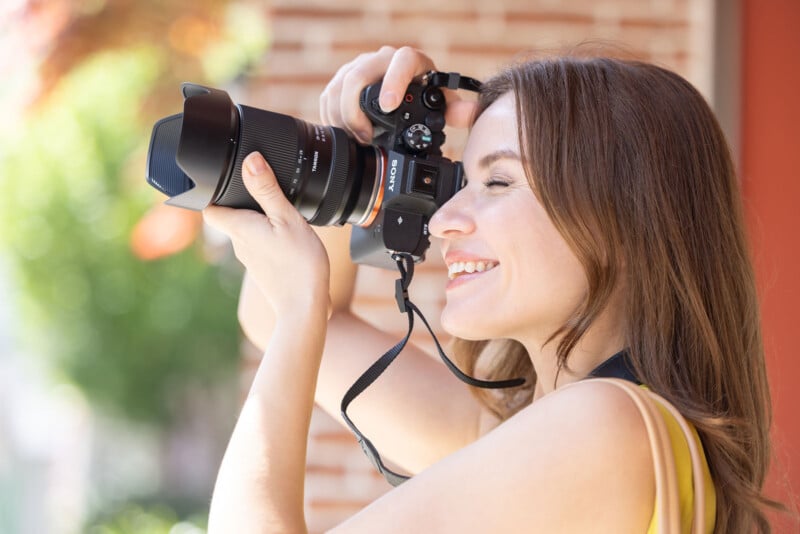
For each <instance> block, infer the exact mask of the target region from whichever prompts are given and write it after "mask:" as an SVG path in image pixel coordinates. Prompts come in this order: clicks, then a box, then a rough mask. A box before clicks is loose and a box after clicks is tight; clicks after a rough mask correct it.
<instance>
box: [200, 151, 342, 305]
mask: <svg viewBox="0 0 800 534" xmlns="http://www.w3.org/2000/svg"><path fill="white" fill-rule="evenodd" d="M242 179H243V182H244V185H245V187H247V190H248V192H249V193H250V195H252V196H253V198H254V199H255V200H256V202H258V204H259V206H261V209H262V210H264V214H261V213H258V212H256V211H253V210H245V209H233V208H224V207H221V206H209V207H207V208H206V209H205V210H203V217H204V219H205V221H206V222H207V223H208V224H209V225H211V226H212V227H214V228H217V229H219V230H220V231H222V232H224V233H225V234H227V235H228V236H230V238H231V241H232V242H233V250H234V252H235V254H236V257H237V258H238V259H239V261H240V262H241V263H242V264H243V265H244V266H245V267H246V268H247V271H248V272H249V274H250V275H251V276H252V277H253V279H254V281H255V282H256V284H257V285H258V287H259V289H260V290H261V292H262V293H263V294H264V296H265V297H266V299H267V300H268V301H269V303H270V305H271V306H272V308H273V309H274V311H275V313H276V314H277V315H278V317H280V316H281V315H282V314H285V313H287V312H291V311H301V310H303V309H305V310H308V307H309V306H319V305H320V303H322V302H324V303H327V304H328V306H329V302H330V298H329V296H328V286H329V279H330V264H329V261H328V255H327V253H326V252H325V248H324V247H323V245H322V242H321V241H320V240H319V238H318V237H317V235H316V234H315V233H314V231H313V230H312V229H311V227H310V226H309V224H308V223H307V222H306V220H305V219H304V218H303V216H302V215H300V212H299V211H297V209H296V208H295V207H294V206H292V204H291V203H290V202H289V201H288V200H287V199H286V196H285V195H284V194H283V191H281V188H280V186H279V185H278V182H277V179H276V178H275V174H274V173H273V172H272V169H271V168H270V167H269V165H268V164H267V162H266V160H265V159H264V157H263V156H262V155H261V154H260V153H258V152H253V153H252V154H249V155H248V156H247V157H246V158H245V160H244V162H243V163H242Z"/></svg>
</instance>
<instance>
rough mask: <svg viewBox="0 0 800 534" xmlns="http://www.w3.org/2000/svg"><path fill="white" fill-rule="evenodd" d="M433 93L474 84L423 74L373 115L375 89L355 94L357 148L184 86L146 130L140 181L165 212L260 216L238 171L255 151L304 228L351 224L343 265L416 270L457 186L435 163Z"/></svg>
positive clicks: (454, 171) (439, 108) (440, 103)
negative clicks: (369, 130) (174, 109)
mask: <svg viewBox="0 0 800 534" xmlns="http://www.w3.org/2000/svg"><path fill="white" fill-rule="evenodd" d="M443 87H448V88H451V89H457V88H462V89H468V90H472V91H477V90H478V89H479V87H480V83H479V82H477V81H476V80H474V79H472V78H467V77H463V76H460V75H458V74H456V73H440V72H431V73H428V74H426V75H425V76H423V77H421V78H420V79H418V80H415V81H414V82H413V83H412V84H411V85H409V87H408V89H407V91H406V93H405V95H404V98H403V101H402V103H401V104H400V106H399V107H398V108H397V109H396V110H394V111H392V112H389V113H383V112H382V111H381V109H380V107H379V105H378V95H379V93H380V88H381V82H378V83H376V84H373V85H370V86H368V87H366V88H365V89H364V90H363V91H362V93H361V98H360V105H361V109H362V110H363V111H364V112H365V113H366V115H367V116H368V117H369V119H370V120H371V121H372V124H373V127H374V131H375V136H374V139H373V143H372V144H370V145H366V146H364V145H360V144H358V143H357V142H356V141H355V140H353V139H352V138H350V137H349V136H348V135H347V134H346V133H345V131H344V130H343V129H341V128H336V127H333V126H319V125H316V124H310V123H308V122H305V121H303V120H300V119H296V118H294V117H291V116H289V115H283V114H280V113H274V112H271V111H266V110H263V109H258V108H253V107H249V106H244V105H239V104H234V103H233V101H232V100H231V99H230V97H229V96H228V94H227V93H226V92H225V91H222V90H219V89H212V88H209V87H203V86H200V85H196V84H192V83H184V84H183V86H182V92H183V97H184V102H183V113H178V114H176V115H172V116H169V117H165V118H163V119H161V120H159V121H158V122H157V123H156V124H155V126H154V127H153V133H152V136H151V139H150V148H149V151H148V155H147V182H148V183H149V184H150V185H151V186H153V187H154V188H156V189H158V190H159V191H161V192H162V193H165V194H166V195H168V196H169V197H170V198H169V199H168V200H167V201H166V203H167V204H169V205H172V206H179V207H182V208H188V209H193V210H201V209H203V208H205V207H206V206H208V205H210V204H216V205H219V206H228V207H234V208H247V209H253V210H258V211H261V209H260V207H259V206H258V204H257V203H256V201H255V200H254V199H253V197H252V196H250V194H249V193H248V192H247V190H246V189H245V187H244V184H243V183H242V161H243V160H244V158H245V157H246V156H247V155H248V154H249V153H250V152H253V151H256V150H257V151H259V152H260V153H261V154H262V155H263V156H264V157H265V158H266V160H267V161H268V162H269V164H270V166H271V167H272V169H273V171H274V172H275V176H276V177H277V179H278V183H279V184H280V187H281V189H282V190H283V192H284V194H285V195H286V197H287V198H288V199H289V201H290V202H291V203H292V204H293V205H294V206H295V207H296V208H297V209H298V210H299V211H300V213H301V214H302V215H303V217H305V219H306V220H307V221H308V222H309V223H310V224H314V225H317V226H329V225H343V224H345V223H349V224H351V225H353V231H352V237H351V242H350V255H351V257H352V259H353V261H355V262H357V263H362V264H367V265H374V266H378V267H384V268H390V269H394V268H396V265H395V261H394V260H393V259H392V255H393V254H394V253H396V252H402V253H407V254H410V255H412V256H413V258H414V260H415V261H421V260H422V259H424V255H425V251H426V250H427V249H428V247H429V246H430V241H429V235H428V220H429V219H430V217H431V216H432V215H433V213H434V212H435V211H436V210H437V209H438V208H439V207H440V206H441V205H442V204H444V203H445V202H446V201H447V200H449V199H450V198H451V197H452V196H453V195H454V194H455V193H456V192H457V191H458V190H459V189H460V188H461V185H462V178H463V168H462V166H461V163H460V162H457V161H451V160H449V159H447V158H445V157H442V152H441V146H442V144H443V143H444V140H445V134H444V132H443V129H444V126H445V119H444V112H445V105H446V104H445V98H444V94H443V92H442V88H443Z"/></svg>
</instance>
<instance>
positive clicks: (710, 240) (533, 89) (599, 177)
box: [205, 47, 770, 532]
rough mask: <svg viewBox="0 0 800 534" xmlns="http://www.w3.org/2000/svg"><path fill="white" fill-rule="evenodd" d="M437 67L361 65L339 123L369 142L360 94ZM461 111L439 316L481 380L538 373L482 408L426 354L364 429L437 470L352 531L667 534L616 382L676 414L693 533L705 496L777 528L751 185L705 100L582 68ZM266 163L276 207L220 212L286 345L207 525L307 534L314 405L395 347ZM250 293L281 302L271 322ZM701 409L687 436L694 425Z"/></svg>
mask: <svg viewBox="0 0 800 534" xmlns="http://www.w3.org/2000/svg"><path fill="white" fill-rule="evenodd" d="M431 68H433V62H432V61H431V60H430V58H428V57H427V56H425V55H424V54H422V53H421V52H419V51H417V50H413V49H410V48H401V49H399V50H395V49H393V48H390V47H384V48H382V49H381V50H379V51H378V52H376V53H374V54H366V55H363V56H360V57H359V58H358V59H357V60H355V61H353V62H351V63H349V64H348V65H346V66H344V67H342V69H340V71H339V72H338V73H337V74H336V76H335V77H334V78H333V80H332V81H331V83H330V84H329V85H328V87H327V88H326V90H325V92H324V93H323V95H322V98H321V111H322V116H323V117H324V118H327V119H328V120H329V121H331V122H333V123H335V124H338V125H341V126H343V127H344V128H346V129H347V130H348V131H350V132H351V133H353V134H354V135H355V133H356V132H361V134H360V135H363V132H365V131H366V132H367V133H368V134H369V131H370V130H369V128H370V125H369V124H368V120H367V119H366V117H364V116H363V114H361V113H360V112H359V111H358V109H359V108H358V94H359V92H360V90H361V88H362V87H364V86H365V85H367V84H369V83H372V82H374V81H375V80H377V79H380V78H383V92H382V96H381V105H382V106H383V107H384V109H393V108H394V107H395V106H396V105H397V104H398V103H399V101H400V100H399V99H400V98H402V95H403V93H404V90H405V87H406V86H407V85H408V83H409V82H410V81H411V80H412V78H413V77H414V76H416V75H419V74H421V73H424V72H426V71H428V70H430V69H431ZM447 97H448V106H449V108H448V124H450V125H452V126H467V125H470V124H471V125H472V130H471V133H470V136H469V140H468V142H467V146H466V148H465V151H464V156H463V160H464V168H465V173H466V177H467V180H466V184H465V186H464V187H463V188H462V189H461V190H460V191H459V192H458V193H457V194H456V195H455V196H454V197H453V198H452V199H451V200H450V201H448V202H447V203H446V204H445V205H444V206H442V207H441V208H440V209H439V210H438V211H437V212H436V213H435V214H434V216H433V217H432V219H431V221H430V230H431V233H432V234H433V235H435V236H437V237H438V238H439V239H440V240H441V243H442V251H443V254H444V259H445V262H446V264H447V265H448V270H449V273H450V282H449V283H448V284H447V289H446V299H447V302H446V305H445V307H444V310H443V313H442V324H443V326H444V327H445V328H446V329H447V330H448V331H449V332H450V333H452V334H454V335H455V336H457V337H458V338H459V339H458V340H457V342H456V344H455V349H456V351H457V352H458V353H459V354H460V358H461V361H462V363H463V365H464V366H465V368H466V369H467V370H468V371H469V372H473V371H476V370H480V371H481V372H480V373H479V374H481V375H488V376H481V377H482V378H490V379H496V378H508V377H509V376H518V375H517V373H522V374H524V375H526V377H527V379H528V380H527V384H526V386H525V387H523V388H516V389H513V390H510V391H508V392H507V393H506V394H505V395H500V396H498V395H495V394H491V395H487V394H482V395H479V396H478V397H475V396H471V395H469V394H468V393H469V392H468V391H466V388H463V387H461V386H460V385H459V384H458V383H457V382H456V381H453V380H450V379H449V378H448V376H447V371H446V370H445V369H444V368H442V367H441V366H438V365H437V364H436V363H435V362H433V361H432V360H431V359H430V358H428V357H427V356H426V355H425V354H424V353H422V352H421V351H419V350H417V349H413V348H411V349H410V350H408V351H407V354H404V358H401V359H399V360H398V361H397V364H396V366H395V367H393V370H392V373H387V376H385V377H382V379H381V381H380V383H378V384H376V388H375V390H374V391H371V392H370V393H371V394H370V396H369V401H368V402H363V403H361V404H360V405H359V406H358V407H355V406H354V408H353V419H358V420H359V421H363V428H364V430H365V433H366V434H368V435H370V436H371V437H374V442H375V445H376V446H378V448H379V449H381V451H382V452H385V454H386V455H387V456H388V457H389V458H391V459H392V460H393V461H394V462H395V463H396V464H398V465H399V466H401V467H404V468H405V469H407V470H409V471H411V472H413V473H416V475H415V476H414V477H413V478H411V479H410V480H409V481H407V482H405V483H404V484H403V485H402V486H400V487H398V488H397V489H395V490H394V491H391V492H389V493H387V494H386V495H385V496H384V497H382V498H381V499H379V500H378V501H376V502H374V503H373V504H371V505H370V506H368V507H367V508H365V509H364V510H363V511H362V512H360V513H359V514H357V515H356V516H354V517H353V518H351V519H350V520H348V521H347V522H345V523H343V524H342V525H340V527H338V529H337V531H342V532H365V531H377V530H379V531H381V532H417V531H419V532H423V531H427V532H489V531H494V532H498V531H499V532H507V531H508V532H510V531H518V530H520V529H523V530H526V531H527V530H535V531H541V532H656V529H657V527H656V525H657V522H656V521H657V519H658V517H659V516H660V515H661V514H662V513H663V510H661V509H657V508H656V507H655V506H654V502H655V499H656V497H658V495H659V493H658V492H660V491H661V490H660V489H659V490H657V484H656V482H657V480H659V479H660V478H659V477H661V476H663V473H662V472H661V471H660V470H659V468H656V469H655V470H654V467H653V458H652V457H651V452H650V448H649V445H648V443H649V439H648V437H649V434H648V432H649V430H648V429H649V427H648V429H646V428H645V424H644V423H643V421H642V419H641V417H640V414H639V411H638V410H637V408H636V406H634V403H633V402H632V401H631V400H630V398H628V397H627V396H626V395H625V394H624V393H623V392H621V390H619V389H617V388H615V387H612V386H611V385H609V384H607V383H605V382H602V381H595V380H591V378H592V377H598V376H617V377H621V378H624V379H626V380H628V381H630V382H634V383H637V384H643V385H644V386H646V387H647V388H648V389H649V390H651V391H655V392H657V393H659V394H661V395H662V396H663V397H665V398H666V399H668V400H670V401H671V402H672V403H673V404H674V405H675V406H677V407H678V409H679V410H680V413H681V414H682V417H679V418H677V419H676V418H674V417H673V416H671V415H669V414H668V413H667V412H665V413H664V419H665V424H666V427H667V429H669V434H666V432H667V430H665V431H664V432H665V436H668V439H667V441H668V442H669V443H670V444H671V453H672V454H671V455H670V456H671V457H674V461H675V464H676V467H677V469H676V471H675V473H676V479H677V480H678V483H679V485H680V487H681V489H680V514H681V521H680V523H681V525H680V526H676V529H677V531H682V532H690V531H691V530H692V523H691V520H692V511H693V503H694V502H695V501H700V500H701V497H702V498H704V499H705V503H706V507H707V508H706V521H705V523H704V524H703V525H702V527H700V528H698V529H697V531H702V532H745V531H751V530H753V529H754V528H755V529H758V530H759V531H762V532H767V531H769V525H768V523H767V522H766V519H765V516H764V510H763V506H764V505H765V504H769V502H768V501H767V500H766V499H765V498H764V497H763V496H762V494H761V492H762V486H763V483H764V477H765V474H766V469H767V465H768V461H769V455H770V452H769V442H768V428H769V414H770V406H769V392H768V388H767V383H766V377H765V372H764V358H763V350H762V347H761V338H760V331H759V325H758V316H757V312H756V311H755V310H756V309H757V306H756V300H755V289H754V284H753V277H752V270H751V266H750V262H749V259H748V253H747V248H746V245H745V240H744V234H743V223H742V217H741V206H740V201H739V193H738V182H737V180H736V177H735V176H734V173H733V167H732V164H731V161H730V156H729V153H728V149H727V147H726V145H725V141H724V138H723V136H722V133H721V131H720V129H719V127H718V125H717V123H716V120H715V119H714V117H713V115H712V114H711V111H710V110H709V108H708V106H707V105H706V104H705V102H704V101H703V99H702V97H701V96H700V95H699V94H698V92H697V91H696V90H695V89H694V88H692V87H691V85H690V84H689V83H688V82H686V81H685V80H683V79H682V78H680V77H679V76H677V75H676V74H673V73H671V72H669V71H666V70H664V69H662V68H659V67H656V66H653V65H648V64H644V63H639V62H633V61H622V60H616V59H608V58H585V57H580V58H576V57H553V58H543V59H536V60H532V61H527V62H521V63H518V64H515V65H513V66H511V67H510V68H508V69H507V70H504V71H503V72H501V73H500V74H498V75H497V76H495V77H494V78H493V79H491V80H490V81H489V82H487V83H486V84H485V86H484V87H483V88H482V90H481V95H480V98H479V101H478V104H477V107H475V106H474V105H473V104H471V103H468V102H464V101H460V100H459V99H458V97H457V96H456V95H453V94H448V95H447ZM343 117H346V119H345V118H343ZM247 163H248V167H247V170H248V172H246V173H245V175H246V176H245V182H246V185H247V187H248V189H249V190H250V192H251V194H252V195H253V196H254V198H256V200H257V201H258V202H259V204H260V205H261V207H262V208H263V210H264V212H265V213H266V214H267V215H261V214H257V213H254V212H248V211H245V210H231V209H225V208H219V207H214V208H209V209H207V210H206V212H205V216H206V220H207V221H208V222H209V223H211V224H212V225H215V226H218V227H219V228H221V229H222V230H223V231H225V232H226V233H228V234H229V235H231V237H232V240H233V243H234V248H235V250H236V253H237V256H238V257H239V258H240V260H241V261H242V262H243V263H244V264H245V266H246V267H247V269H248V273H249V276H250V280H252V282H253V284H249V285H248V286H247V287H251V288H257V290H256V292H252V291H251V292H250V293H245V294H244V295H243V302H242V306H241V307H240V317H241V319H242V322H243V326H244V328H245V331H246V332H247V333H248V334H249V335H251V337H253V338H254V339H256V340H257V341H260V342H263V343H264V345H265V346H266V352H265V355H264V358H263V360H262V362H261V365H260V368H259V371H258V373H257V375H256V377H255V380H254V382H253V385H252V388H251V393H250V395H249V397H248V400H247V402H246V403H245V406H244V409H243V412H242V416H241V417H240V419H239V421H238V424H237V428H236V429H235V430H234V433H233V435H232V437H231V441H230V444H229V448H228V452H227V453H226V456H225V459H224V460H223V464H222V466H221V468H220V473H219V478H218V481H217V486H216V489H215V494H214V499H213V501H212V511H211V517H210V531H212V532H216V531H219V532H225V531H230V530H248V531H252V530H259V529H263V530H265V531H269V530H280V531H292V532H296V531H303V530H304V529H305V523H304V518H303V501H302V492H303V468H304V460H305V443H306V438H307V433H308V421H309V416H310V411H311V406H312V405H313V401H314V400H316V401H317V402H319V403H320V404H321V405H322V406H323V407H325V408H326V409H327V410H329V411H330V412H331V413H334V414H336V413H338V408H339V402H340V400H341V398H342V395H343V393H344V391H345V390H346V389H347V388H348V387H349V386H350V384H351V383H352V382H353V381H354V380H355V378H356V377H358V375H360V374H361V372H362V371H363V369H365V368H366V367H368V366H369V364H370V363H371V361H370V360H371V357H372V355H373V354H375V353H380V352H381V351H382V350H384V348H385V347H386V346H390V345H391V343H392V342H393V340H392V339H391V338H390V337H389V336H387V335H386V334H385V333H383V332H380V331H377V330H376V329H375V328H373V327H371V326H369V325H367V324H366V323H364V322H363V321H361V320H359V319H357V318H356V317H355V316H353V315H352V314H351V313H350V311H349V302H350V295H351V291H352V276H353V272H352V270H347V269H344V270H342V269H340V268H339V267H338V264H339V263H340V262H341V259H342V258H343V257H344V256H345V254H346V253H343V252H342V250H341V248H338V247H337V246H336V245H334V244H333V241H330V242H328V243H327V244H328V248H327V253H328V256H327V258H326V257H325V256H324V254H323V249H322V247H321V243H320V240H319V239H318V237H317V236H316V235H315V234H314V233H313V232H311V231H310V229H309V227H308V225H307V224H306V223H305V221H304V220H303V219H302V217H300V216H299V214H298V213H297V212H296V211H295V210H294V209H293V208H292V207H291V205H290V204H289V203H288V202H287V201H286V199H285V198H284V197H283V195H282V194H281V192H280V189H279V188H278V186H277V183H276V181H275V178H274V175H273V174H272V172H271V170H270V169H269V167H268V166H267V165H266V162H265V161H264V159H263V158H262V156H261V155H260V154H258V153H254V154H252V155H251V156H249V157H248V160H247ZM339 242H341V241H340V240H339ZM326 259H328V260H329V261H325V260H326ZM331 272H333V273H337V272H340V273H344V275H343V276H341V277H340V276H339V275H334V276H333V277H332V276H331V274H330V273H331ZM298 280H302V283H300V284H298V283H297V282H298ZM287 288H290V289H289V290H287ZM258 290H260V293H261V295H258ZM254 298H261V299H266V300H267V301H268V303H269V306H268V309H269V310H268V311H266V312H262V313H259V314H257V315H254V314H252V313H250V312H252V310H254V309H255V308H254V307H252V306H251V305H250V304H249V303H250V302H252V300H253V299H254ZM329 303H332V311H331V310H329V309H328V304H329ZM262 310H263V309H262ZM326 319H327V320H326ZM323 340H324V343H323ZM355 340H357V343H354V341H355ZM289 355H291V357H289ZM570 384H573V385H572V386H571V387H565V386H567V385H570ZM634 389H636V388H634ZM683 418H685V419H686V420H687V421H689V425H688V426H687V428H689V441H684V440H683V439H682V438H681V437H679V436H678V434H676V433H675V432H678V431H677V430H676V429H677V428H679V427H678V425H679V423H680V422H681V421H683ZM500 422H502V424H499V423H500ZM360 426H361V425H360ZM695 446H696V447H697V449H698V450H700V451H701V453H700V454H699V457H697V456H696V457H695V461H694V467H695V468H696V470H697V473H698V477H702V478H696V479H695V480H694V482H693V480H692V474H691V473H692V461H691V460H690V459H689V458H690V449H692V448H693V447H695ZM476 480H480V484H475V482H474V481H476ZM701 480H705V481H706V482H707V485H706V486H705V487H706V490H705V491H704V493H703V494H702V495H697V496H695V495H694V494H693V491H694V490H693V487H694V488H696V489H697V490H699V488H700V487H701V486H700V485H699V484H698V482H700V481H701ZM712 482H713V484H712ZM659 487H660V486H659ZM509 488H513V491H510V490H509Z"/></svg>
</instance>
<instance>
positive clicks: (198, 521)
mask: <svg viewBox="0 0 800 534" xmlns="http://www.w3.org/2000/svg"><path fill="white" fill-rule="evenodd" d="M266 28H267V23H266V20H265V11H264V9H263V7H261V6H256V5H253V4H252V3H247V2H241V1H234V0H232V1H227V2H225V1H214V0H192V1H191V2H189V1H170V2H161V1H157V0H137V1H135V2H127V1H114V0H108V1H104V0H89V1H84V2H77V1H48V2H36V1H28V0H12V1H9V0H4V1H3V2H2V4H0V72H2V74H3V76H2V80H3V82H2V84H0V99H1V101H2V108H1V109H2V116H0V177H2V181H0V251H1V252H0V295H2V298H1V299H0V532H3V533H48V532H65V533H67V532H96V533H106V532H108V533H111V532H114V533H123V532H125V533H127V532H153V533H155V532H172V533H178V532H187V533H188V532H196V531H200V529H202V528H203V526H204V524H205V514H206V513H207V508H208V496H209V488H210V487H211V485H212V484H213V480H214V475H215V471H216V466H217V465H218V463H219V457H220V455H221V452H222V448H223V447H224V444H225V440H226V436H227V434H228V433H229V432H230V426H231V424H232V423H231V421H232V418H231V414H232V413H235V409H236V402H237V392H238V388H237V385H238V384H237V379H238V376H237V366H236V365H235V362H236V361H237V358H238V354H239V350H238V339H239V336H238V326H237V323H236V314H235V306H236V297H237V294H238V287H239V272H238V269H237V268H236V266H235V265H234V264H233V263H232V262H217V261H213V260H214V255H215V250H214V245H213V241H211V242H209V240H198V239H195V234H196V233H197V232H198V230H199V229H200V224H199V219H198V217H197V215H196V214H193V213H190V212H182V211H179V210H167V211H165V210H163V208H159V207H156V208H154V206H159V205H160V201H161V198H160V197H159V195H158V194H157V193H155V192H154V191H153V190H152V189H150V188H149V187H148V186H146V184H145V183H144V180H143V169H144V165H145V163H144V161H145V157H146V153H147V144H146V143H147V141H148V140H149V131H150V128H151V127H152V124H153V122H154V120H155V119H156V118H158V117H160V116H163V115H167V114H171V113H175V112H177V111H179V110H180V100H181V99H180V93H179V82H181V81H185V80H192V81H197V82H199V83H205V84H210V85H219V84H222V85H225V86H230V85H231V84H235V81H236V78H237V76H239V75H240V74H241V73H242V72H244V71H246V70H247V68H248V65H249V64H250V63H251V62H252V61H253V60H254V59H256V58H259V57H260V56H261V55H262V54H263V53H264V50H265V48H266V47H267V45H268V42H269V36H268V34H267V30H266ZM203 243H204V244H203Z"/></svg>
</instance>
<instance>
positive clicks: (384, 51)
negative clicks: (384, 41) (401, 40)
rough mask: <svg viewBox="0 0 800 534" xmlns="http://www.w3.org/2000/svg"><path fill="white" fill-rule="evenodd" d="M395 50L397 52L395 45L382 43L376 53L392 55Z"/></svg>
mask: <svg viewBox="0 0 800 534" xmlns="http://www.w3.org/2000/svg"><path fill="white" fill-rule="evenodd" d="M395 52H397V49H396V48H395V47H393V46H389V45H383V46H382V47H380V48H379V49H378V51H377V52H376V54H378V55H381V56H385V55H393V54H394V53H395Z"/></svg>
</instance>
